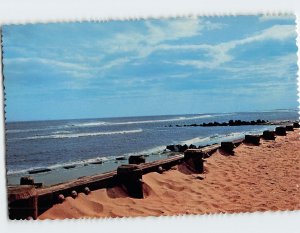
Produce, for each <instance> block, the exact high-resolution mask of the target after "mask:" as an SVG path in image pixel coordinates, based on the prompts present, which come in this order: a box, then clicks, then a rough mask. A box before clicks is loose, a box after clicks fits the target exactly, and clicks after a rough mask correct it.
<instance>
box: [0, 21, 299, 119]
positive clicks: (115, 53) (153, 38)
mask: <svg viewBox="0 0 300 233" xmlns="http://www.w3.org/2000/svg"><path fill="white" fill-rule="evenodd" d="M295 30H296V25H295V17H294V16H286V15H283V16H277V17H275V16H262V15H260V16H226V17H198V18H197V17H190V18H177V19H161V20H159V19H151V20H150V19H149V20H131V21H108V22H83V23H51V24H26V25H9V26H4V27H3V46H4V49H3V51H4V59H3V63H4V76H5V80H4V84H5V92H6V99H7V100H6V104H7V106H6V117H7V120H8V121H19V120H44V119H74V118H98V117H111V116H112V117H113V116H141V115H169V114H187V113H212V112H238V111H263V110H270V109H278V108H297V107H298V102H297V86H296V83H297V69H298V68H297V54H296V53H297V46H296V31H295Z"/></svg>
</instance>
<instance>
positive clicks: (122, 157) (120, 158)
mask: <svg viewBox="0 0 300 233" xmlns="http://www.w3.org/2000/svg"><path fill="white" fill-rule="evenodd" d="M116 160H126V158H125V156H119V157H117V158H116Z"/></svg>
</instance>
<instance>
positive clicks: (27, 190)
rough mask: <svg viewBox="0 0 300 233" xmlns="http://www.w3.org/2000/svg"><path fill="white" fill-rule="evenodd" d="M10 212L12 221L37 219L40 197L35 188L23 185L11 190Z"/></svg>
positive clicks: (9, 197) (9, 194)
mask: <svg viewBox="0 0 300 233" xmlns="http://www.w3.org/2000/svg"><path fill="white" fill-rule="evenodd" d="M8 206H9V208H8V212H9V218H10V219H17V220H20V219H27V218H30V217H31V218H33V219H37V216H38V197H37V192H36V189H35V187H34V186H32V185H21V186H16V187H12V188H10V192H9V193H8Z"/></svg>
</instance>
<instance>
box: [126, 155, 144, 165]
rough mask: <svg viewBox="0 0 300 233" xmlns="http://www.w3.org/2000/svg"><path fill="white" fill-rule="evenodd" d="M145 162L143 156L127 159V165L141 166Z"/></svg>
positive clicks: (133, 156) (132, 156)
mask: <svg viewBox="0 0 300 233" xmlns="http://www.w3.org/2000/svg"><path fill="white" fill-rule="evenodd" d="M145 162H146V159H145V157H144V156H143V155H131V156H130V157H129V159H128V163H129V164H141V163H145Z"/></svg>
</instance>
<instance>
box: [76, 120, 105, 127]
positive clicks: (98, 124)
mask: <svg viewBox="0 0 300 233" xmlns="http://www.w3.org/2000/svg"><path fill="white" fill-rule="evenodd" d="M106 124H107V122H105V121H95V122H86V123H78V124H73V125H72V126H75V127H93V126H101V125H106Z"/></svg>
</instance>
